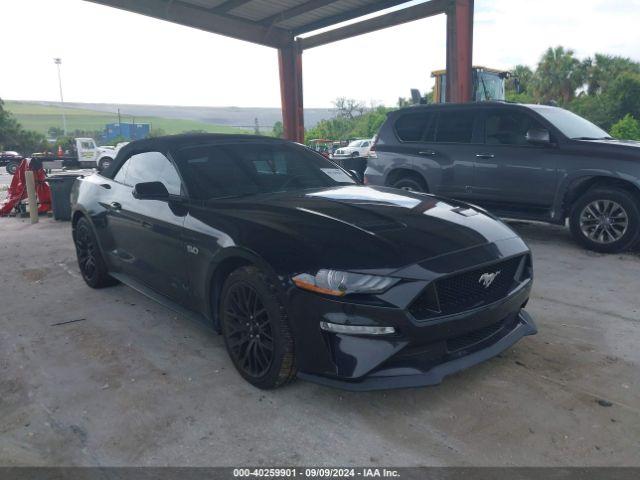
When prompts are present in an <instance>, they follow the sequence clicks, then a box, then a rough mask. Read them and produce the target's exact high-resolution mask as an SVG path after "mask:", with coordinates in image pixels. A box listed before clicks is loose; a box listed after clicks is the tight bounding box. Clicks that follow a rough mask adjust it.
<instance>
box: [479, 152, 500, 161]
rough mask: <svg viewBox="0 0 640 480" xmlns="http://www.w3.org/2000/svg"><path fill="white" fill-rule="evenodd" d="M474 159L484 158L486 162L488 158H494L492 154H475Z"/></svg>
mask: <svg viewBox="0 0 640 480" xmlns="http://www.w3.org/2000/svg"><path fill="white" fill-rule="evenodd" d="M476 157H477V158H484V159H486V160H488V159H490V158H496V156H495V155H494V154H493V153H476Z"/></svg>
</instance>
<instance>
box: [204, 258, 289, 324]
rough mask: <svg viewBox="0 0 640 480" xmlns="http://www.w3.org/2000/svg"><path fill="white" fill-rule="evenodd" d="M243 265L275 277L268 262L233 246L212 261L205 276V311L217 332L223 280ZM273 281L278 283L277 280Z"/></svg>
mask: <svg viewBox="0 0 640 480" xmlns="http://www.w3.org/2000/svg"><path fill="white" fill-rule="evenodd" d="M245 266H256V267H258V268H260V269H261V270H262V271H264V272H265V273H266V274H267V275H269V276H271V277H272V278H274V279H275V278H277V275H276V274H275V272H274V271H273V269H272V268H271V267H270V266H269V264H268V263H267V262H265V261H264V260H263V259H262V258H260V256H258V255H257V254H255V253H253V252H251V251H247V250H243V249H235V248H234V249H233V250H231V251H228V252H225V253H224V255H223V256H221V257H220V258H216V259H215V260H214V261H212V262H211V265H210V269H209V273H208V276H207V285H206V293H207V295H208V297H207V298H208V301H207V305H206V308H207V312H206V313H207V317H208V318H209V319H211V321H212V323H213V327H214V328H215V330H216V331H218V332H220V319H219V316H218V310H219V307H220V295H221V293H222V287H223V286H224V282H225V280H226V279H227V278H228V277H229V275H230V274H231V273H232V272H233V271H234V270H236V269H238V268H241V267H245ZM275 283H276V284H278V283H279V282H275Z"/></svg>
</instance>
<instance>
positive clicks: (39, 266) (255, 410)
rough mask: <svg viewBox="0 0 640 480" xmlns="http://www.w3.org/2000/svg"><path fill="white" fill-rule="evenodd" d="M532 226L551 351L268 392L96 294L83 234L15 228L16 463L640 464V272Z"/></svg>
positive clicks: (11, 251)
mask: <svg viewBox="0 0 640 480" xmlns="http://www.w3.org/2000/svg"><path fill="white" fill-rule="evenodd" d="M515 228H516V229H517V230H518V231H519V232H521V234H522V235H523V236H524V237H525V238H526V239H527V240H528V241H529V242H530V244H531V247H532V249H533V251H534V255H535V267H536V285H535V289H534V297H533V298H532V301H531V302H530V306H529V308H528V309H529V311H530V312H531V313H532V314H533V315H534V317H535V318H536V320H537V323H538V326H539V329H540V333H539V334H538V335H537V336H535V337H528V338H525V339H524V340H523V341H521V342H520V343H519V344H518V345H516V346H515V347H514V348H512V349H511V350H509V351H507V352H505V353H504V354H503V355H502V356H500V357H498V358H495V359H493V360H491V361H489V362H487V363H485V364H483V365H480V366H477V367H475V368H472V369H471V370H467V371H466V372H463V373H460V374H457V375H455V376H453V377H450V378H448V379H447V380H446V381H445V382H444V383H443V384H442V385H441V386H438V387H433V388H423V389H417V390H400V391H389V392H373V393H348V392H342V391H338V390H332V389H329V388H326V387H321V386H317V385H313V384H310V383H305V382H302V381H298V382H296V383H294V384H293V385H291V386H289V387H286V388H284V389H281V390H278V391H273V392H263V391H259V390H256V389H254V388H253V387H251V386H250V385H249V384H247V383H246V382H244V381H243V380H242V379H241V378H240V376H239V375H237V374H236V372H235V371H234V370H233V367H232V365H231V363H230V361H229V359H228V357H227V354H226V352H225V350H224V346H223V342H222V339H221V338H220V337H218V336H216V335H215V334H214V333H212V332H210V331H208V330H207V329H205V328H204V327H202V326H200V325H197V324H195V323H191V322H190V321H188V320H186V319H183V318H178V317H177V316H176V315H175V314H174V313H172V312H171V311H168V310H166V309H164V308H163V307H161V306H159V305H157V304H155V303H153V302H151V301H150V300H148V299H146V298H145V297H143V296H141V295H139V294H138V293H136V292H134V291H133V290H131V289H129V288H127V287H124V286H117V287H113V288H110V289H106V290H102V291H96V290H91V289H89V288H88V287H86V286H85V285H84V283H83V281H82V280H81V278H80V275H79V273H78V271H77V267H76V264H75V257H74V250H73V246H72V243H71V239H70V226H69V224H68V223H57V222H54V221H52V220H50V219H42V221H41V222H40V223H39V224H37V225H35V226H30V225H29V224H28V223H27V222H26V221H22V220H17V219H0V259H1V260H2V262H1V264H0V265H1V270H0V464H2V465H24V464H28V465H61V464H62V465H207V466H216V465H227V466H228V465H239V464H251V465H259V466H262V465H272V464H279V465H291V464H294V465H302V464H332V465H346V464H355V465H371V464H384V465H394V466H413V465H529V466H534V465H535V466H538V465H636V466H640V455H638V452H639V451H640V348H638V346H639V345H640V256H639V255H638V254H637V253H634V254H627V255H611V256H602V255H597V254H593V253H590V252H586V251H583V250H581V249H579V248H578V247H576V246H575V245H574V244H573V243H572V242H571V240H570V238H569V236H568V233H567V232H566V231H565V230H564V229H561V228H557V227H551V226H545V225H532V224H523V223H518V224H515ZM76 320H77V321H76ZM64 322H72V323H64Z"/></svg>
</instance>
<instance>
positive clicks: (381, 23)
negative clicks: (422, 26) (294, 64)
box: [298, 0, 455, 50]
mask: <svg viewBox="0 0 640 480" xmlns="http://www.w3.org/2000/svg"><path fill="white" fill-rule="evenodd" d="M454 1H455V0H431V1H429V2H426V3H420V4H418V5H414V6H412V7H407V8H404V9H402V10H397V11H395V12H390V13H387V14H385V15H380V16H378V17H374V18H370V19H369V20H363V21H361V22H358V23H353V24H351V25H346V26H344V27H340V28H336V29H334V30H329V31H327V32H323V33H319V34H317V35H312V36H310V37H305V38H299V39H298V41H299V42H300V45H301V48H302V49H303V50H308V49H309V48H313V47H319V46H321V45H326V44H328V43H333V42H337V41H338V40H344V39H346V38H351V37H355V36H358V35H362V34H365V33H370V32H375V31H377V30H382V29H384V28H388V27H393V26H396V25H401V24H403V23H408V22H412V21H414V20H418V19H421V18H427V17H431V16H434V15H438V14H441V13H446V12H447V11H448V10H449V9H450V8H451V7H452V5H454Z"/></svg>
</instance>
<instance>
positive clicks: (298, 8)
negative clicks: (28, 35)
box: [88, 0, 455, 48]
mask: <svg viewBox="0 0 640 480" xmlns="http://www.w3.org/2000/svg"><path fill="white" fill-rule="evenodd" d="M88 1H91V2H94V3H100V4H103V5H108V6H112V7H116V8H119V9H122V10H128V11H130V12H135V13H140V14H143V15H147V16H151V17H155V18H158V19H163V20H167V21H170V22H174V23H178V24H181V25H186V26H189V27H194V28H198V29H201V30H205V31H208V32H212V33H218V34H221V35H226V36H229V37H234V38H238V39H241V40H246V41H249V42H254V43H258V44H261V45H266V46H270V47H276V48H282V47H284V46H286V45H288V44H290V43H291V41H292V40H293V39H294V38H295V37H296V36H298V35H300V34H304V33H308V32H311V31H314V30H318V29H321V28H325V27H330V26H332V25H336V24H338V23H341V22H344V21H347V20H352V19H355V18H358V17H362V16H364V15H368V14H371V13H375V12H379V11H381V10H384V9H387V8H390V7H395V6H401V5H402V4H406V3H408V0H88ZM454 2H455V0H431V1H429V2H425V3H422V4H418V5H414V6H410V7H407V8H405V9H401V10H399V11H397V12H392V13H391V14H388V15H385V17H387V18H386V19H385V21H384V22H383V23H384V25H383V24H382V23H380V22H379V25H378V26H377V27H376V28H373V27H370V28H369V30H366V29H365V31H357V32H353V31H351V33H350V34H348V35H346V36H345V35H342V36H339V37H335V36H333V37H328V38H325V41H323V42H321V43H318V42H309V43H308V44H307V45H305V44H304V42H302V47H303V48H311V47H313V46H318V45H320V44H324V43H329V41H335V40H339V39H341V38H348V37H349V36H354V35H359V34H361V33H366V31H373V30H377V29H380V28H385V27H387V26H392V25H397V24H399V23H405V22H407V21H411V20H416V19H418V18H424V17H426V16H430V15H433V14H437V13H440V12H442V10H443V8H446V6H447V5H448V4H452V3H454ZM425 7H426V9H425ZM401 12H403V13H404V14H405V15H404V17H405V18H404V19H403V20H401V21H399V19H398V17H397V16H394V14H398V13H401ZM431 12H433V13H431ZM314 37H315V36H312V37H311V38H314ZM334 37H335V38H334ZM326 40H328V41H326Z"/></svg>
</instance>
